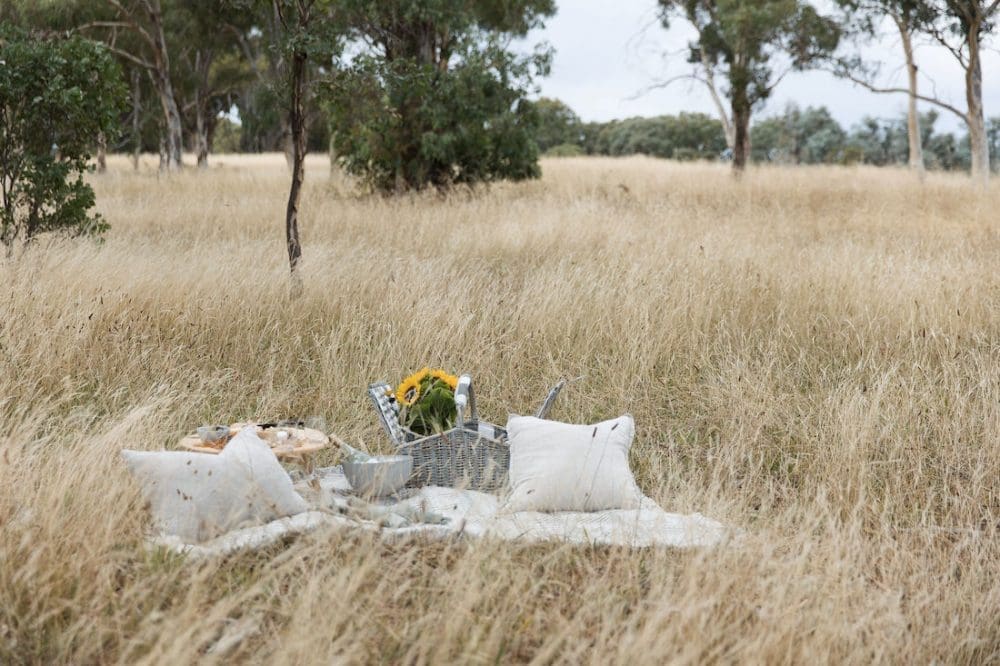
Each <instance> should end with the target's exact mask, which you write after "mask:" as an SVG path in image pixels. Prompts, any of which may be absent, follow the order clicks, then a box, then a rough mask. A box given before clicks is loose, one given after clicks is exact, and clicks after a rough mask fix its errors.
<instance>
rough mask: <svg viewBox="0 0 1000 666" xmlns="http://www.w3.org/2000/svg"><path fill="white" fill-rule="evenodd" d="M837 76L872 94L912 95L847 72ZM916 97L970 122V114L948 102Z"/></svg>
mask: <svg viewBox="0 0 1000 666" xmlns="http://www.w3.org/2000/svg"><path fill="white" fill-rule="evenodd" d="M837 76H839V77H841V78H844V79H847V80H848V81H851V82H852V83H856V84H858V85H859V86H861V87H863V88H867V89H868V90H870V91H871V92H874V93H903V94H906V95H909V94H910V91H909V90H908V89H907V88H881V87H879V86H876V85H873V84H871V83H869V82H868V81H865V80H864V79H859V78H858V77H856V76H854V75H853V74H848V73H846V72H841V73H839V74H837ZM914 97H915V98H917V99H919V100H920V101H922V102H927V103H928V104H933V105H935V106H937V107H940V108H942V109H945V110H947V111H951V112H952V113H954V114H955V115H956V116H958V117H959V118H961V119H962V120H963V121H964V122H966V123H968V122H969V117H968V114H966V113H965V112H964V111H961V110H960V109H958V108H957V107H955V106H952V105H951V104H948V103H947V102H942V101H941V100H939V99H937V98H936V97H927V96H926V95H919V94H918V95H914Z"/></svg>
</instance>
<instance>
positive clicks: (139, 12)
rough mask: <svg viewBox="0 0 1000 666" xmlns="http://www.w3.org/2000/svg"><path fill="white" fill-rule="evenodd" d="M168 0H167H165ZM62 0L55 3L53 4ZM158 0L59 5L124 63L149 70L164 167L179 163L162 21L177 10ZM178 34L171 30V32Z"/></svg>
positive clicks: (177, 119)
mask: <svg viewBox="0 0 1000 666" xmlns="http://www.w3.org/2000/svg"><path fill="white" fill-rule="evenodd" d="M168 2H170V0H168ZM60 4H62V3H56V5H54V6H56V7H59V6H60ZM166 7H167V10H169V11H165V10H164V5H163V4H161V0H73V1H71V2H66V3H64V4H62V8H63V10H64V11H68V12H70V13H72V14H73V15H75V16H76V17H77V19H76V21H74V23H75V25H74V27H75V29H76V30H77V31H78V32H80V33H82V34H85V35H87V36H90V37H93V38H96V39H100V40H102V41H103V42H104V43H105V44H107V45H108V48H109V49H110V50H111V51H112V52H114V53H115V54H117V55H118V56H119V57H121V58H122V59H124V60H125V61H127V62H128V63H130V64H132V65H134V66H136V67H139V68H141V69H142V70H144V71H145V72H147V74H148V75H149V78H150V80H151V81H152V83H153V87H154V89H155V90H156V94H157V97H158V98H159V101H160V107H161V109H162V112H163V132H164V139H165V141H164V148H165V158H166V159H165V163H163V164H161V166H163V167H165V168H166V169H167V170H171V171H173V170H176V169H180V168H181V167H182V166H183V154H184V153H183V146H184V143H183V120H182V118H181V110H180V106H179V105H178V103H177V94H176V92H175V89H174V81H173V77H172V74H171V54H172V51H171V47H170V44H169V42H168V39H167V35H168V34H170V33H171V31H170V30H169V29H168V27H167V25H166V23H167V21H173V20H176V19H177V18H178V11H177V10H176V9H175V8H174V7H172V6H171V5H169V4H168V5H166ZM171 36H178V35H177V34H176V32H175V33H174V35H171Z"/></svg>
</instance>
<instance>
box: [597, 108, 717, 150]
mask: <svg viewBox="0 0 1000 666" xmlns="http://www.w3.org/2000/svg"><path fill="white" fill-rule="evenodd" d="M583 134H584V137H585V144H584V148H585V150H586V151H587V152H588V153H596V154H601V155H635V154H643V155H650V156H652V157H665V158H669V159H684V160H691V159H718V157H719V156H720V155H721V154H722V152H723V151H724V150H725V149H726V136H725V133H724V132H723V130H722V123H720V122H719V121H718V120H717V119H715V118H713V117H711V116H709V115H706V114H704V113H680V114H678V115H676V116H658V117H656V118H629V119H627V120H620V121H612V122H609V123H605V124H603V125H600V126H598V127H594V126H593V125H591V126H589V127H587V128H585V130H584V133H583Z"/></svg>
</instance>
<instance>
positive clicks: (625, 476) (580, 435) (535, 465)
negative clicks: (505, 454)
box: [505, 415, 642, 511]
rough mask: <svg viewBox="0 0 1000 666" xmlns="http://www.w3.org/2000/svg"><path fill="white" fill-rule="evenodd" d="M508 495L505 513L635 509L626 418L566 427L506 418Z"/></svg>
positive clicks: (631, 431) (638, 496) (630, 429)
mask: <svg viewBox="0 0 1000 666" xmlns="http://www.w3.org/2000/svg"><path fill="white" fill-rule="evenodd" d="M507 433H508V436H509V441H510V486H511V491H510V496H509V497H508V499H507V503H506V506H505V509H506V510H507V511H602V510H604V509H637V508H639V505H640V502H641V500H642V493H641V492H639V488H638V486H636V484H635V479H634V478H633V476H632V470H631V469H630V468H629V464H628V451H629V448H630V447H631V446H632V438H633V437H634V436H635V422H634V421H633V420H632V417H631V416H628V415H625V416H620V417H618V418H617V419H612V420H610V421H602V422H600V423H595V424H592V425H572V424H569V423H559V422H558V421H546V420H544V419H539V418H535V417H533V416H511V417H510V419H509V420H508V421H507Z"/></svg>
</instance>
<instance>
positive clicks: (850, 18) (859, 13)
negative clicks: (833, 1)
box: [831, 0, 932, 179]
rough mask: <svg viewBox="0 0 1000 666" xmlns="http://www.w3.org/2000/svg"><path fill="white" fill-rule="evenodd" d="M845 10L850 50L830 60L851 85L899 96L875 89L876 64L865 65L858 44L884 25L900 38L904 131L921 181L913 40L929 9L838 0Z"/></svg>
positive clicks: (896, 0)
mask: <svg viewBox="0 0 1000 666" xmlns="http://www.w3.org/2000/svg"><path fill="white" fill-rule="evenodd" d="M838 4H839V5H840V6H841V7H842V8H843V10H844V20H843V25H844V29H845V32H847V33H849V34H850V35H851V36H852V37H853V39H852V40H851V42H852V43H851V48H852V50H853V51H854V52H853V53H851V54H850V55H847V56H838V57H834V58H832V62H833V67H832V68H831V69H832V71H833V73H834V75H836V76H839V77H841V78H844V79H847V80H849V81H852V82H854V83H856V84H858V85H860V86H862V87H864V88H866V89H868V90H870V91H872V92H876V93H886V92H889V93H894V92H901V89H898V88H885V87H882V86H879V85H877V83H876V81H877V79H878V75H879V66H878V64H872V63H866V62H864V61H863V60H862V59H861V57H860V56H859V55H857V51H858V50H859V48H860V45H861V43H863V42H869V41H873V40H875V39H878V38H879V36H880V31H881V29H882V26H883V24H884V22H885V21H888V22H890V23H891V24H892V26H893V28H894V29H895V31H896V32H897V33H898V34H899V43H900V47H901V48H902V51H903V61H904V63H905V65H906V89H905V92H906V94H907V112H906V123H907V124H906V130H907V140H908V142H909V166H910V169H912V170H913V171H914V173H916V174H918V175H919V176H920V178H921V179H922V178H923V177H924V173H925V167H924V151H923V142H922V133H921V130H920V113H919V109H918V108H917V102H918V100H920V99H921V96H920V90H919V81H918V68H917V60H916V53H915V50H914V37H915V36H917V35H918V34H919V31H920V28H921V26H922V25H925V24H926V23H927V21H928V20H929V19H930V18H931V16H932V12H931V9H930V7H929V5H928V4H927V3H926V2H924V1H923V0H838Z"/></svg>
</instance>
